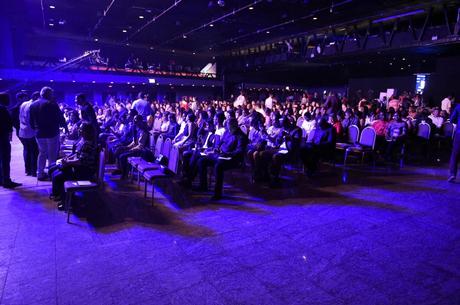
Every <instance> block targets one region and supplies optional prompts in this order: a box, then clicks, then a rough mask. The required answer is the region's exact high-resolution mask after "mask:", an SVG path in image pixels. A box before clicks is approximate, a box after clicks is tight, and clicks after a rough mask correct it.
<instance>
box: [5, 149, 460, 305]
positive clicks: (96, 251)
mask: <svg viewBox="0 0 460 305" xmlns="http://www.w3.org/2000/svg"><path fill="white" fill-rule="evenodd" d="M20 154H21V152H20V146H19V145H18V143H17V141H16V142H15V143H14V151H13V161H12V163H13V174H12V176H13V179H14V180H16V181H19V182H23V183H24V186H23V187H21V188H18V189H17V190H15V191H10V190H4V189H1V190H0V228H1V229H0V296H1V299H0V302H1V304H43V305H47V304H137V305H140V304H159V305H160V304H161V305H162V304H180V305H186V304H200V305H201V304H229V305H234V304H286V305H287V304H299V305H305V304H315V305H317V304H328V305H334V304H357V305H363V304H398V305H399V304H411V305H413V304H452V305H453V304H460V184H448V183H447V182H446V169H445V168H444V167H442V168H434V167H430V168H426V167H424V168H423V167H407V168H404V169H402V170H397V169H385V168H378V169H375V170H364V169H360V168H359V167H355V168H354V169H350V170H348V171H344V170H343V169H342V168H337V169H335V170H333V171H331V169H330V168H329V167H324V168H323V169H322V171H321V174H320V175H319V176H318V177H316V178H315V179H313V180H308V179H306V178H303V177H301V176H297V175H291V176H289V177H286V178H285V180H284V182H283V187H281V188H277V189H270V188H268V187H264V186H254V185H251V184H250V183H249V181H248V179H247V178H245V177H246V176H247V175H244V174H240V173H234V174H233V175H231V176H228V177H227V181H228V182H229V184H228V185H226V189H225V193H226V194H227V195H228V196H229V197H227V198H225V199H224V200H223V202H222V203H219V204H208V202H207V197H208V196H209V195H208V194H204V195H196V194H193V193H188V192H185V191H183V190H181V189H180V188H179V187H177V186H175V185H174V184H172V183H169V182H168V181H163V182H161V183H160V184H159V185H157V192H156V195H157V199H156V206H155V207H153V208H152V207H151V206H150V205H149V204H150V201H149V200H144V199H143V197H142V192H140V191H138V190H137V188H136V186H135V185H134V184H129V183H120V181H119V179H118V178H112V177H110V176H109V175H107V180H108V183H107V184H106V189H105V191H104V192H103V193H101V194H98V195H95V196H89V197H83V198H81V199H80V200H79V201H80V203H82V202H84V203H86V206H85V207H82V208H80V209H78V210H76V215H72V216H71V221H72V223H71V224H67V223H66V219H65V218H66V217H65V214H64V213H62V212H59V211H57V209H56V207H55V204H54V203H52V202H51V201H49V199H48V194H49V188H50V183H49V182H40V183H38V184H37V182H36V180H34V179H32V178H29V177H25V176H24V175H23V164H22V161H21V156H20Z"/></svg>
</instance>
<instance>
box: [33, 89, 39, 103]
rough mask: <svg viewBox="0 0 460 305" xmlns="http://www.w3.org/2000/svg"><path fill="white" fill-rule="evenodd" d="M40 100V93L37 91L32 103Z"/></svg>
mask: <svg viewBox="0 0 460 305" xmlns="http://www.w3.org/2000/svg"><path fill="white" fill-rule="evenodd" d="M39 98H40V92H38V91H35V92H34V93H32V101H36V100H38V99H39Z"/></svg>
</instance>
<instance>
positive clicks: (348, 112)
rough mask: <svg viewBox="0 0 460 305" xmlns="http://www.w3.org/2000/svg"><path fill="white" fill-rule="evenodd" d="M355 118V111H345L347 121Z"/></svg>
mask: <svg viewBox="0 0 460 305" xmlns="http://www.w3.org/2000/svg"><path fill="white" fill-rule="evenodd" d="M352 116H353V110H351V109H350V108H348V109H347V111H345V118H346V119H349V118H351V117H352Z"/></svg>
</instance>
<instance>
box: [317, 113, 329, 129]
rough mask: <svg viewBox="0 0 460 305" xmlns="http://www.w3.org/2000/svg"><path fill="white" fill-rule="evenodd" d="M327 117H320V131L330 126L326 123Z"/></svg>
mask: <svg viewBox="0 0 460 305" xmlns="http://www.w3.org/2000/svg"><path fill="white" fill-rule="evenodd" d="M328 119H329V116H327V115H325V116H322V117H321V119H320V120H319V122H318V126H319V128H321V129H327V128H328V127H329V126H330V125H329V123H328Z"/></svg>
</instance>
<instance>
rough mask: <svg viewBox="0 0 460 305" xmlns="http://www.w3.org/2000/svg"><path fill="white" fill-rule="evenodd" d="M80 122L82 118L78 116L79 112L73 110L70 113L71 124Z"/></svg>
mask: <svg viewBox="0 0 460 305" xmlns="http://www.w3.org/2000/svg"><path fill="white" fill-rule="evenodd" d="M79 120H80V117H79V116H78V111H76V110H73V111H72V112H70V122H71V123H77V122H78V121H79Z"/></svg>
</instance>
